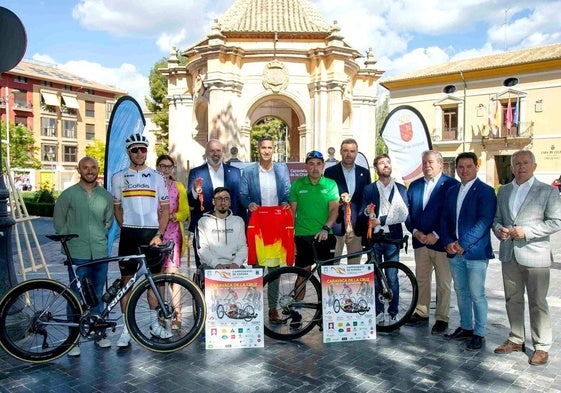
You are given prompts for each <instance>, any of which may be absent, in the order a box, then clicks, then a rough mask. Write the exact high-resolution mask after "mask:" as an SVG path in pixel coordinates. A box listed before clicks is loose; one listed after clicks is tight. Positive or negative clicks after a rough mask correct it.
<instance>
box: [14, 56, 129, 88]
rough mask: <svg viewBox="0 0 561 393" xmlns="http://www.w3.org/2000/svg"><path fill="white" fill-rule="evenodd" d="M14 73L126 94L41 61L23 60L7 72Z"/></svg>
mask: <svg viewBox="0 0 561 393" xmlns="http://www.w3.org/2000/svg"><path fill="white" fill-rule="evenodd" d="M7 73H8V74H12V75H21V76H25V77H28V78H35V79H38V80H42V81H49V82H55V83H60V84H63V85H70V86H78V87H82V88H86V89H87V88H90V89H94V90H102V91H107V92H111V93H117V94H126V92H125V91H123V90H119V89H117V88H115V87H113V86H108V85H103V84H101V83H97V82H93V81H91V80H88V79H85V78H82V77H81V76H78V75H74V74H71V73H70V72H67V71H63V70H61V69H60V68H57V67H56V66H55V65H46V64H43V63H39V62H34V61H28V60H22V61H21V62H20V63H19V64H18V65H17V66H15V67H14V68H12V69H11V70H10V71H8V72H7Z"/></svg>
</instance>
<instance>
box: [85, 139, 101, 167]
mask: <svg viewBox="0 0 561 393" xmlns="http://www.w3.org/2000/svg"><path fill="white" fill-rule="evenodd" d="M86 155H87V156H90V157H92V158H95V159H96V160H97V163H98V165H99V173H100V175H103V173H104V169H105V142H103V141H101V140H99V139H96V138H94V139H93V140H92V142H91V143H90V144H89V145H88V146H86Z"/></svg>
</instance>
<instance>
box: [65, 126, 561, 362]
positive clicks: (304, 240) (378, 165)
mask: <svg viewBox="0 0 561 393" xmlns="http://www.w3.org/2000/svg"><path fill="white" fill-rule="evenodd" d="M126 148H127V152H128V156H129V159H130V165H129V167H128V168H126V169H125V170H123V171H121V172H118V173H116V174H115V175H114V176H113V179H112V182H111V184H112V186H111V193H108V192H107V191H105V190H104V189H103V188H102V187H100V186H99V185H98V184H97V181H96V179H97V175H98V166H97V163H96V161H95V160H94V159H93V158H91V157H84V158H83V159H82V160H80V163H79V165H78V173H79V175H80V181H79V183H78V184H76V185H74V186H72V187H70V188H69V189H67V190H65V191H64V192H63V193H62V194H61V196H60V197H59V199H58V200H57V204H56V206H55V215H54V222H55V229H56V231H57V233H70V232H72V233H78V234H79V235H80V237H78V238H76V239H73V240H72V241H71V242H70V247H71V248H70V250H71V253H72V254H73V255H74V256H76V258H77V260H78V264H80V263H83V262H84V261H87V260H90V259H93V258H99V257H103V256H105V254H106V249H107V236H106V234H107V230H108V229H109V227H110V226H111V224H112V222H113V217H115V218H116V219H117V222H118V224H119V226H120V227H121V239H120V242H119V255H130V254H135V253H136V252H137V247H138V246H139V245H141V244H151V245H158V244H160V243H161V242H162V241H166V240H168V239H173V240H174V242H175V244H176V250H175V251H176V252H175V253H174V254H173V255H174V257H173V260H166V261H164V264H163V266H155V267H152V268H151V269H154V270H153V272H156V271H158V272H159V271H160V270H161V269H164V271H166V272H170V273H175V272H177V269H178V268H179V266H180V258H181V255H182V254H183V250H184V247H185V242H184V238H185V237H184V233H183V222H184V221H186V220H187V219H188V218H190V221H189V227H188V230H189V231H190V232H192V233H194V234H195V236H194V239H193V250H194V255H195V261H196V264H197V267H198V268H200V269H201V270H203V271H204V269H207V268H219V269H228V268H240V267H243V266H244V265H246V264H247V261H248V245H247V237H246V231H248V224H247V223H248V222H250V228H251V227H252V226H251V220H252V218H251V217H252V216H254V215H255V216H257V215H256V214H255V213H256V212H260V213H263V212H266V211H267V210H266V209H267V208H271V209H277V210H278V211H279V212H284V213H285V214H287V215H289V216H291V219H292V217H293V219H294V231H293V247H294V251H295V252H291V253H288V254H292V255H288V256H285V260H282V258H279V257H277V256H267V257H261V258H260V259H259V258H258V260H257V263H258V264H259V266H261V267H264V268H266V269H268V270H271V269H275V268H276V267H278V266H279V265H281V264H283V263H286V262H287V260H286V259H290V258H291V257H295V259H294V262H295V264H296V266H299V267H302V268H306V269H310V268H311V265H312V264H313V263H314V255H317V256H318V257H319V258H320V259H327V258H331V257H333V256H339V255H342V253H343V249H344V248H345V247H346V249H347V252H349V253H352V252H354V251H360V250H362V249H363V247H364V246H365V240H364V239H365V237H366V236H365V234H366V231H367V230H370V231H373V232H378V231H384V233H386V234H388V236H389V237H391V238H394V239H399V238H402V237H403V232H404V227H406V228H407V230H408V231H409V232H410V233H411V234H412V237H413V248H414V254H415V275H416V278H417V282H418V285H419V298H418V302H417V305H416V309H415V312H414V314H413V316H412V317H411V319H410V321H409V322H408V323H409V324H410V325H414V326H417V325H422V324H425V323H427V322H428V320H429V305H430V301H431V286H432V283H431V281H432V273H433V271H434V272H435V278H436V312H435V322H434V325H433V326H432V329H431V333H432V334H443V335H444V337H445V338H447V339H451V340H469V342H468V344H467V349H468V350H479V349H481V348H482V346H483V345H484V341H485V333H486V321H487V298H486V295H485V278H486V271H487V266H488V263H489V260H490V259H492V258H494V254H493V250H492V247H491V232H493V233H494V234H495V235H496V236H497V238H498V239H499V240H500V250H499V259H500V261H501V262H502V272H503V284H504V290H505V299H506V309H507V315H508V318H509V321H510V325H511V331H510V333H509V337H508V339H507V340H506V341H505V342H504V343H503V344H502V345H500V346H499V347H497V348H496V349H495V353H498V354H506V353H510V352H513V351H524V341H525V331H524V293H525V292H526V293H527V296H528V300H529V311H530V323H531V338H532V341H533V344H534V349H535V352H534V354H533V355H532V357H531V359H530V363H531V364H535V365H538V364H545V363H546V362H547V361H548V351H549V348H550V346H551V341H552V334H551V322H550V319H549V311H548V305H547V301H546V295H547V289H548V286H549V266H550V263H551V250H550V242H549V236H550V235H551V234H553V233H555V232H556V231H558V230H560V229H561V199H560V198H559V193H558V192H557V190H555V189H554V188H553V187H551V186H549V185H547V184H544V183H542V182H540V181H538V180H537V179H536V178H535V177H534V175H533V174H534V170H535V168H536V162H535V157H534V155H533V154H532V153H531V152H530V151H527V150H521V151H518V152H516V153H514V154H513V156H512V162H511V164H512V171H513V174H514V180H513V181H512V182H511V183H509V184H507V185H505V186H503V187H501V188H500V189H499V192H498V194H497V195H496V194H495V190H494V189H493V188H492V187H490V186H489V185H487V184H485V183H484V182H483V181H481V180H480V179H479V178H478V177H477V172H478V169H479V160H478V158H477V156H476V155H475V154H474V153H471V152H464V153H460V154H459V155H458V156H457V157H456V173H457V177H458V179H459V181H458V180H456V179H455V178H453V177H450V176H447V175H446V174H444V173H443V157H442V155H441V153H439V152H438V151H435V150H428V151H425V152H423V154H422V170H423V177H421V178H419V179H417V180H415V181H413V182H412V183H411V184H410V185H409V187H408V188H406V187H405V186H404V185H402V184H400V183H397V182H396V181H395V179H394V178H393V177H392V162H391V159H390V156H389V155H387V154H381V155H379V156H377V157H376V158H375V159H374V170H375V173H376V175H377V180H376V181H375V182H372V180H371V176H370V172H369V170H368V169H367V168H363V167H361V166H359V165H357V164H356V162H355V161H356V157H357V155H358V144H357V142H356V140H354V139H352V138H349V139H345V140H343V141H342V143H341V147H340V154H341V161H339V162H337V163H336V164H334V165H332V166H330V167H329V168H327V169H325V160H324V157H323V155H322V153H321V152H319V151H311V152H309V153H308V154H307V155H306V158H305V166H306V171H307V175H306V176H303V177H301V178H298V179H296V180H295V181H294V182H293V184H291V182H290V178H289V173H288V169H287V167H286V165H284V164H280V163H276V162H273V153H274V151H275V146H274V141H273V139H272V138H271V137H269V136H265V137H263V138H261V139H260V140H259V142H258V152H259V160H258V161H257V162H255V163H252V164H250V165H248V166H246V167H245V168H244V169H243V172H242V171H240V170H239V169H238V168H236V167H234V166H232V165H229V164H227V163H225V162H223V158H222V155H223V146H222V144H221V143H220V142H219V141H217V140H210V141H209V142H208V143H207V145H206V151H205V153H206V162H205V163H204V164H203V165H201V166H199V167H196V168H193V169H191V171H190V173H189V177H188V183H187V188H186V189H185V188H184V187H183V185H182V184H181V183H180V182H177V181H175V180H174V179H173V169H174V167H175V162H174V160H173V159H172V158H171V157H170V156H168V155H165V156H161V157H159V158H158V161H157V164H156V165H157V169H158V171H156V170H154V169H151V168H149V167H147V166H146V153H147V149H148V142H147V140H146V139H145V138H144V137H143V136H142V135H138V134H135V135H132V136H131V137H129V139H127V142H126ZM84 206H89V209H84ZM264 217H267V216H264ZM270 217H272V216H270ZM271 222H272V221H271ZM287 228H288V227H287ZM318 245H319V246H318ZM314 247H315V248H316V249H315V250H314ZM374 247H376V250H375V251H376V253H377V255H378V257H379V260H384V261H390V260H392V261H398V260H399V249H398V248H397V245H396V244H394V243H383V244H376V245H375V246H374ZM314 251H315V253H314ZM249 254H250V258H249V259H250V260H251V259H252V256H251V255H252V254H251V249H250V250H249ZM348 263H349V264H356V263H360V257H356V258H349V259H348ZM135 268H136V265H135V266H132V265H129V264H127V263H123V264H121V266H120V269H121V275H122V279H123V281H124V282H125V283H126V282H127V281H128V280H129V279H130V277H131V275H132V274H133V273H134V271H135ZM98 269H99V270H98V271H95V272H93V271H87V270H86V269H81V268H79V269H78V275H79V277H83V276H85V275H89V276H90V277H91V278H92V281H93V282H94V285H95V288H96V293H97V294H98V297H99V298H101V294H102V292H103V285H104V283H105V278H106V276H107V268H106V267H100V268H98ZM391 270H392V269H388V271H387V274H388V280H389V284H390V287H391V288H392V289H393V291H394V293H398V292H399V282H398V278H397V271H395V272H392V271H391ZM452 281H453V282H454V290H455V292H456V297H457V302H458V310H459V314H460V326H459V327H458V328H456V329H455V330H454V331H453V332H449V331H448V322H449V309H450V298H451V288H452ZM297 284H298V283H296V285H297ZM277 294H278V289H275V288H274V287H269V288H268V294H267V296H268V298H269V307H270V308H269V310H268V318H269V321H270V322H271V323H282V322H283V321H282V320H281V318H280V316H279V314H278V311H277V308H276V304H275V298H276V296H277ZM125 302H126V299H123V301H122V307H124V306H125ZM153 308H154V311H153V316H152V319H153V320H152V325H151V333H152V334H153V335H155V336H158V337H160V338H163V339H165V338H168V337H171V336H172V334H173V333H172V332H171V331H169V330H167V328H166V327H164V326H162V325H160V324H159V323H158V321H157V313H156V311H155V305H154V307H153ZM381 308H382V306H381V304H377V305H376V310H377V313H380V311H381ZM92 311H93V312H95V311H96V310H92ZM388 311H389V314H390V317H395V315H396V314H397V299H396V301H394V302H392V304H390V305H389V310H388ZM180 318H181V316H180V315H178V317H177V320H174V323H173V324H172V329H173V328H178V327H180V326H181V320H180ZM289 318H290V326H291V327H294V328H297V327H298V326H299V324H300V323H301V318H302V317H301V315H300V314H299V312H298V310H294V311H293V312H292V314H291V315H290V316H289ZM129 342H130V336H129V334H128V332H127V330H126V327H125V328H124V330H123V332H122V334H121V336H120V338H119V340H118V341H117V345H118V346H119V347H125V346H128V344H129ZM97 343H98V345H100V346H102V347H107V346H110V345H111V343H110V342H109V340H107V339H106V338H102V339H100V340H98V341H97ZM72 352H74V356H77V354H78V355H79V347H75V348H74V349H73V351H71V353H72ZM76 352H77V354H76Z"/></svg>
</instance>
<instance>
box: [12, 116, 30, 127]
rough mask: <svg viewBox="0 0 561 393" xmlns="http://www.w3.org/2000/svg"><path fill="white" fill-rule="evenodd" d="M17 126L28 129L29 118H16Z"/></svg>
mask: <svg viewBox="0 0 561 393" xmlns="http://www.w3.org/2000/svg"><path fill="white" fill-rule="evenodd" d="M15 124H21V125H23V126H24V127H26V128H27V116H16V118H15Z"/></svg>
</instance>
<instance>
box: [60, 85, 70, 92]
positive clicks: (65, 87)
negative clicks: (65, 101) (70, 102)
mask: <svg viewBox="0 0 561 393" xmlns="http://www.w3.org/2000/svg"><path fill="white" fill-rule="evenodd" d="M62 88H63V89H64V90H67V91H72V86H70V85H63V86H62Z"/></svg>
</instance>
